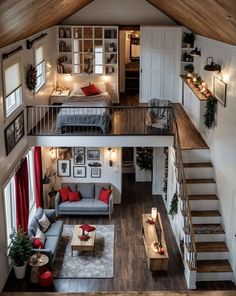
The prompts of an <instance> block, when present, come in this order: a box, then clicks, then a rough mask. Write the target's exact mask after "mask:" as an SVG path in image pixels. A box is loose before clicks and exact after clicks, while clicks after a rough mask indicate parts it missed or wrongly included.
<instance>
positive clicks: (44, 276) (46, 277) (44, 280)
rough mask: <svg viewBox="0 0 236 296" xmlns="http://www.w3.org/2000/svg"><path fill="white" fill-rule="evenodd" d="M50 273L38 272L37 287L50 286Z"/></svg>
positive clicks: (48, 271) (51, 278)
mask: <svg viewBox="0 0 236 296" xmlns="http://www.w3.org/2000/svg"><path fill="white" fill-rule="evenodd" d="M52 280H53V277H52V272H51V271H50V270H47V271H43V272H40V274H39V285H40V286H42V287H48V286H50V285H51V284H52Z"/></svg>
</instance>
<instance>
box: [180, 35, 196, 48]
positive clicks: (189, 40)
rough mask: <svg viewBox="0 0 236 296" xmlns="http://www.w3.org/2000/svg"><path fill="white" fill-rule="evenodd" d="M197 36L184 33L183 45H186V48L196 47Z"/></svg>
mask: <svg viewBox="0 0 236 296" xmlns="http://www.w3.org/2000/svg"><path fill="white" fill-rule="evenodd" d="M194 40H195V35H194V34H193V33H187V32H184V36H183V43H184V44H186V47H193V46H194Z"/></svg>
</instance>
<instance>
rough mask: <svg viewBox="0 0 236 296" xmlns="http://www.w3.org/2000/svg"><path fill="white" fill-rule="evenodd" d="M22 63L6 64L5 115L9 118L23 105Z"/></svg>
mask: <svg viewBox="0 0 236 296" xmlns="http://www.w3.org/2000/svg"><path fill="white" fill-rule="evenodd" d="M21 68H22V66H21V61H19V60H18V61H16V62H14V63H12V62H11V63H9V62H8V61H7V62H6V64H4V89H5V114H6V117H8V116H9V115H10V114H11V113H12V112H13V111H15V110H16V109H17V108H18V107H19V106H20V105H21V104H22V76H21Z"/></svg>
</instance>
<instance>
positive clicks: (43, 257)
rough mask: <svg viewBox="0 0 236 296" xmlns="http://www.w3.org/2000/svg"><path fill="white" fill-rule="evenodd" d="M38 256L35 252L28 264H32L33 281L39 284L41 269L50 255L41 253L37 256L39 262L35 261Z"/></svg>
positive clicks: (31, 274)
mask: <svg viewBox="0 0 236 296" xmlns="http://www.w3.org/2000/svg"><path fill="white" fill-rule="evenodd" d="M35 258H37V254H34V255H32V256H31V257H30V259H29V261H28V264H29V265H30V266H31V273H30V281H31V283H34V284H37V283H38V282H39V271H40V268H41V267H42V266H45V265H46V264H47V263H48V261H49V258H48V256H46V255H44V254H41V257H40V258H37V259H38V261H37V263H34V261H33V260H34V259H35Z"/></svg>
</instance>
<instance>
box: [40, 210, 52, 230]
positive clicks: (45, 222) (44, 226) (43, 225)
mask: <svg viewBox="0 0 236 296" xmlns="http://www.w3.org/2000/svg"><path fill="white" fill-rule="evenodd" d="M38 222H39V225H40V226H41V229H42V232H46V231H47V230H48V228H49V227H50V225H51V222H50V221H49V219H48V217H47V216H46V214H45V213H43V216H42V218H41V219H39V220H38Z"/></svg>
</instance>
